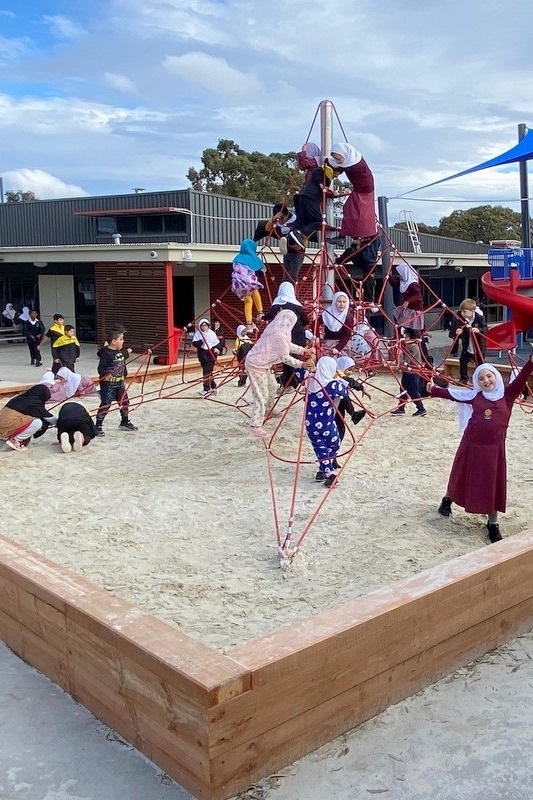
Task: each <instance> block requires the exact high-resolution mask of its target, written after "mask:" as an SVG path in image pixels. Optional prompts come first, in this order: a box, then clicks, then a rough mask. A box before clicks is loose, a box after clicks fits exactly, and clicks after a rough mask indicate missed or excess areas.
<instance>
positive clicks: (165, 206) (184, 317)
mask: <svg viewBox="0 0 533 800" xmlns="http://www.w3.org/2000/svg"><path fill="white" fill-rule="evenodd" d="M270 213H271V206H270V204H266V203H259V202H254V201H250V200H241V199H237V198H233V197H226V196H224V195H217V194H209V193H204V192H198V191H195V190H192V189H184V190H179V191H166V192H143V193H132V194H123V195H106V196H103V197H79V198H68V199H63V200H35V201H31V202H25V203H3V204H0V295H1V297H0V300H1V302H2V303H3V305H2V308H4V307H5V304H6V303H7V302H11V303H13V305H14V306H15V308H16V309H17V310H20V309H21V308H22V306H24V305H27V306H29V307H30V308H37V309H38V310H39V312H40V315H41V318H42V319H43V322H44V323H45V325H48V324H49V323H50V322H51V319H52V316H53V314H54V313H57V312H60V313H62V314H64V316H65V318H66V320H67V321H68V322H71V323H72V324H74V325H75V327H76V330H77V333H78V336H79V338H80V339H81V340H82V341H103V340H104V339H105V338H106V331H107V330H108V329H109V328H110V327H111V326H112V325H113V323H117V322H120V323H121V324H123V325H125V326H126V328H127V330H128V335H127V339H128V344H129V345H130V346H132V347H133V348H134V349H135V350H137V351H140V352H142V351H144V350H145V349H146V348H147V347H152V348H153V347H154V345H157V344H158V343H160V345H159V347H157V346H156V350H155V352H156V353H159V355H160V357H161V359H162V360H164V359H165V357H166V358H169V357H170V354H171V349H172V339H171V337H172V336H173V333H174V331H175V329H178V328H183V327H184V326H186V325H189V324H190V323H191V322H192V321H194V320H195V319H198V317H199V316H204V315H205V316H209V317H211V318H213V317H214V316H216V317H217V318H220V319H221V320H222V322H223V323H224V322H225V323H226V325H227V328H228V331H230V335H232V333H233V329H234V328H235V319H238V320H239V321H241V318H242V304H241V303H240V301H238V300H237V299H236V298H235V297H234V296H233V295H232V293H231V290H230V276H231V263H232V260H233V257H234V255H235V253H236V249H238V246H239V244H240V242H241V240H242V239H243V238H250V237H252V236H253V232H254V229H255V227H256V224H257V222H258V221H259V220H261V219H266V218H268V217H269V216H270ZM390 238H391V240H392V242H393V244H394V245H395V246H396V247H397V248H398V250H399V251H400V252H401V253H402V254H404V255H405V256H407V258H408V260H409V262H410V263H412V265H413V266H414V267H415V269H417V270H418V271H419V273H420V275H421V277H422V278H423V280H424V281H425V282H426V283H428V284H429V286H430V287H431V289H432V290H433V291H434V292H435V293H436V294H437V295H438V296H439V297H441V298H442V300H443V301H444V302H445V303H446V305H448V306H450V307H457V306H458V305H459V303H460V302H461V300H463V299H464V298H465V297H468V296H470V297H480V292H481V290H480V278H481V275H482V274H483V272H485V271H486V270H487V269H488V264H487V258H486V253H487V250H488V246H485V245H479V244H475V243H473V242H463V241H458V240H454V239H446V238H443V237H438V236H428V235H425V234H419V237H418V238H419V244H420V246H418V247H416V248H415V247H414V245H413V240H412V237H411V236H410V234H409V232H408V231H406V230H402V229H395V228H392V229H391V231H390ZM415 249H417V250H419V249H421V250H422V252H414V250H415ZM311 252H312V251H311ZM281 261H282V257H281V256H280V254H279V251H278V248H277V247H272V248H271V249H270V250H269V251H268V252H267V263H268V270H269V274H268V276H267V282H268V288H270V289H271V290H274V291H275V288H276V287H277V285H278V284H279V281H280V280H281V279H282V274H283V271H282V267H281ZM304 269H305V267H304ZM268 295H269V292H268V289H267V292H266V294H265V305H268ZM485 312H486V315H487V318H488V321H489V322H495V321H498V320H501V319H502V318H503V316H502V314H503V309H502V308H501V307H498V306H490V305H488V306H486V307H485ZM169 342H170V345H169Z"/></svg>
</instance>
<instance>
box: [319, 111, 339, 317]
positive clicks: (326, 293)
mask: <svg viewBox="0 0 533 800" xmlns="http://www.w3.org/2000/svg"><path fill="white" fill-rule="evenodd" d="M319 108H320V149H321V151H322V159H323V161H325V160H326V158H327V157H328V156H329V154H330V153H331V146H332V144H333V103H332V102H331V100H322V102H321V103H320V106H319ZM326 222H327V224H328V225H333V200H332V198H329V199H328V201H327V203H326ZM326 252H327V254H328V256H329V259H330V260H331V263H333V262H334V261H335V248H334V246H333V245H332V244H326ZM334 286H335V270H334V269H332V268H330V269H328V271H327V275H326V283H325V284H324V286H323V287H322V299H323V300H325V301H326V302H330V301H331V298H332V297H333V291H334Z"/></svg>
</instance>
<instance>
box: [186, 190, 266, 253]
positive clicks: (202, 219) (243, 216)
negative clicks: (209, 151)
mask: <svg viewBox="0 0 533 800" xmlns="http://www.w3.org/2000/svg"><path fill="white" fill-rule="evenodd" d="M191 212H192V242H195V243H197V244H204V243H205V244H239V243H240V242H241V241H242V239H251V238H252V237H253V233H254V230H255V227H256V225H257V223H258V222H259V220H262V219H268V217H269V216H270V215H271V213H272V205H271V204H270V203H258V202H256V201H254V200H240V199H239V198H236V197H226V195H222V194H208V193H207V192H196V191H192V190H191Z"/></svg>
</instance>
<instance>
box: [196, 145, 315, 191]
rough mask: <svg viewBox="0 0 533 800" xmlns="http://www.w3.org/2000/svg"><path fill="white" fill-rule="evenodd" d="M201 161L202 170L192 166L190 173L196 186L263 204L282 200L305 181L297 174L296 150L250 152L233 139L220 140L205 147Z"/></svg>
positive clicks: (199, 189) (203, 189) (202, 189)
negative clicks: (213, 145)
mask: <svg viewBox="0 0 533 800" xmlns="http://www.w3.org/2000/svg"><path fill="white" fill-rule="evenodd" d="M202 164H203V167H202V169H201V170H199V171H197V170H195V169H194V167H190V168H189V171H188V173H187V179H188V180H189V181H190V183H191V184H192V188H193V189H196V190H197V191H201V192H213V193H214V194H226V195H229V196H230V197H242V198H244V199H247V200H260V201H262V202H264V203H277V202H281V201H282V200H283V199H284V198H285V195H286V193H287V191H288V190H289V189H292V190H294V189H296V188H299V187H300V186H301V184H302V180H303V177H302V176H301V175H300V174H297V175H296V176H295V175H294V170H295V167H296V153H270V155H268V156H267V155H265V154H264V153H258V152H256V151H254V152H252V153H248V152H246V150H242V149H241V148H240V147H239V145H238V144H236V143H235V142H234V141H232V140H231V139H219V141H218V145H217V146H216V148H212V147H211V148H207V149H206V150H204V151H203V153H202Z"/></svg>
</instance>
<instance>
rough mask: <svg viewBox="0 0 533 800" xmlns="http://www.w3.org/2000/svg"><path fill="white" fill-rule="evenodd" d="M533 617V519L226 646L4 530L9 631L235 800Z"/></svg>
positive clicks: (152, 751)
mask: <svg viewBox="0 0 533 800" xmlns="http://www.w3.org/2000/svg"><path fill="white" fill-rule="evenodd" d="M532 627H533V530H528V531H525V532H524V533H521V534H517V535H516V536H512V537H510V538H508V539H504V540H503V541H502V542H499V543H497V544H493V545H490V546H488V547H485V548H482V549H480V550H476V551H474V552H472V553H468V554H467V555H464V556H460V557H459V558H456V559H454V560H452V561H450V562H448V563H446V564H443V565H440V566H437V567H432V568H431V569H428V570H425V571H424V572H421V573H419V574H418V575H416V576H414V577H411V578H408V579H406V580H402V581H399V582H397V583H394V584H392V585H391V586H388V587H385V588H383V589H380V590H377V591H374V592H372V593H370V594H368V595H366V596H364V597H360V598H358V599H356V600H353V601H351V602H349V603H345V604H343V605H341V606H338V607H336V608H332V609H330V610H328V611H323V612H320V613H317V614H314V615H313V616H311V617H309V618H308V619H306V620H304V621H302V622H298V623H295V624H292V625H289V626H287V627H284V628H281V629H279V630H277V631H275V632H274V633H272V634H270V635H267V636H262V637H260V638H258V639H254V640H252V641H250V642H247V643H246V644H244V645H240V646H238V647H234V648H232V649H231V650H229V651H228V652H227V654H226V655H223V654H221V653H219V652H217V651H216V650H213V649H212V648H210V647H207V646H205V645H203V644H201V643H200V642H198V641H196V640H195V639H193V638H191V637H189V636H187V635H185V634H184V633H182V632H181V631H180V630H179V629H178V628H176V627H173V626H172V625H170V624H168V623H166V622H164V621H162V620H160V619H158V618H156V617H154V616H152V615H151V614H148V613H146V612H144V611H142V610H141V609H139V608H136V607H135V606H133V605H132V604H131V603H128V602H126V601H124V600H121V599H120V598H117V597H115V596H114V595H112V594H109V593H108V592H106V591H105V590H104V589H102V588H100V587H98V586H96V585H94V584H92V583H90V582H89V581H87V580H85V579H84V578H82V577H80V576H78V575H76V574H74V573H73V572H71V571H70V570H68V569H65V568H63V567H60V566H58V565H57V564H54V563H53V562H52V561H50V560H48V559H46V558H44V557H42V556H40V555H37V554H36V553H34V552H32V551H31V550H28V549H27V548H26V547H24V546H22V545H20V544H17V543H15V542H13V541H12V540H10V539H8V538H5V537H3V536H0V638H2V639H3V640H4V641H5V643H6V644H7V645H8V647H10V648H11V650H13V651H14V652H15V653H16V654H17V655H19V656H20V657H21V658H23V659H24V660H25V661H27V662H28V663H29V664H31V665H33V666H34V667H36V668H37V669H39V670H40V671H41V672H43V673H44V674H45V675H47V676H48V677H49V678H50V679H51V680H53V681H54V682H55V683H57V684H58V685H59V686H61V687H62V688H63V689H64V690H65V691H66V692H69V693H70V694H71V695H72V696H73V697H74V698H75V699H76V700H77V701H78V702H80V703H82V704H83V705H84V706H85V707H86V708H88V709H89V710H90V711H91V712H92V713H93V714H95V715H96V716H97V717H99V718H100V719H101V720H103V721H104V722H105V723H106V724H107V725H109V726H110V727H112V728H114V729H115V730H116V731H118V733H120V735H121V736H123V737H124V738H125V739H127V740H128V741H129V742H131V744H133V745H134V746H135V747H136V748H138V749H139V750H140V751H142V752H143V753H144V754H145V755H147V756H148V758H150V759H152V761H154V762H155V763H156V764H158V765H159V766H160V767H161V768H162V769H164V770H165V771H166V772H167V773H168V774H169V775H171V776H172V777H173V778H175V780H176V781H178V782H179V783H180V784H181V785H182V786H184V787H185V788H186V789H188V790H189V791H190V792H191V793H192V794H194V795H196V796H197V797H199V798H207V800H225V798H228V797H230V796H232V795H234V794H236V793H237V792H239V791H242V790H243V789H245V788H247V787H248V786H249V785H250V784H251V783H253V782H255V781H257V780H259V779H261V778H262V777H265V776H267V775H268V774H270V773H271V772H273V771H275V770H278V769H280V768H281V767H283V766H285V765H286V764H288V763H291V762H293V761H294V760H296V759H297V758H299V757H301V756H303V755H304V754H306V753H308V752H310V751H312V750H314V749H316V748H317V747H319V746H320V745H322V744H324V743H326V742H328V741H330V740H331V739H333V738H334V737H336V736H338V735H339V734H341V733H344V732H346V731H348V730H350V729H351V728H353V727H354V726H356V725H358V724H359V723H361V722H363V721H364V720H367V719H369V718H370V717H373V716H375V715H376V714H377V713H379V712H380V711H382V710H383V709H384V708H386V707H387V706H389V705H391V704H392V703H396V702H398V701H399V700H401V699H403V698H405V697H408V696H410V695H412V694H414V693H416V692H418V691H419V690H420V689H422V688H423V687H425V686H427V685H429V684H431V683H434V682H435V681H436V680H437V679H439V678H440V677H442V676H443V675H446V674H448V673H450V672H451V671H453V670H454V669H456V668H457V667H459V666H461V665H464V664H466V663H468V662H469V661H471V660H472V659H473V658H476V657H478V656H480V655H482V654H484V653H486V652H488V651H489V650H492V649H494V648H495V647H497V646H499V645H500V644H502V643H503V642H505V641H507V640H509V639H511V638H513V637H514V636H516V635H517V634H519V633H521V632H524V631H526V630H530V629H531V628H532Z"/></svg>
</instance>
